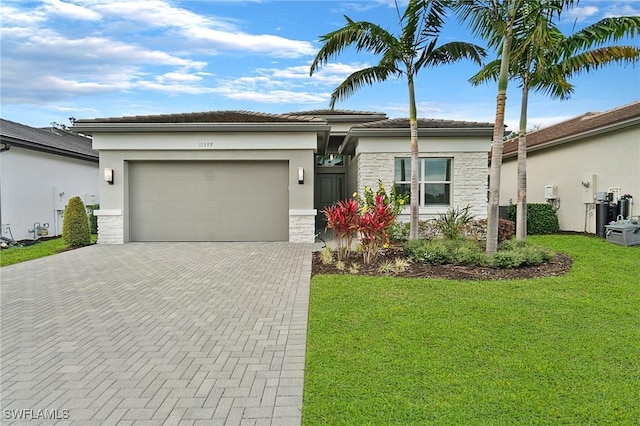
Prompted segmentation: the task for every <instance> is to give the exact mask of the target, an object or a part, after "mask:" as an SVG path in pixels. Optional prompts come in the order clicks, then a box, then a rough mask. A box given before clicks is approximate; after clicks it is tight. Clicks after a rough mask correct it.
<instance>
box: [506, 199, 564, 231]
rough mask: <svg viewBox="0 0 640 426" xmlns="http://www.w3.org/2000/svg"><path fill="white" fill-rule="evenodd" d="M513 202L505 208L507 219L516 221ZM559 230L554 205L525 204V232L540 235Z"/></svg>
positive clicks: (515, 208)
mask: <svg viewBox="0 0 640 426" xmlns="http://www.w3.org/2000/svg"><path fill="white" fill-rule="evenodd" d="M516 210H517V207H516V205H515V204H511V205H510V206H509V208H508V209H507V216H508V219H509V220H510V221H512V222H514V223H515V221H516ZM558 231H560V225H559V223H558V214H557V210H556V208H555V207H553V206H552V205H551V204H546V203H541V204H527V234H528V235H542V234H555V233H557V232H558Z"/></svg>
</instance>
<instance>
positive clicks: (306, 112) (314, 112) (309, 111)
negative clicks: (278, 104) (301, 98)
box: [287, 108, 386, 116]
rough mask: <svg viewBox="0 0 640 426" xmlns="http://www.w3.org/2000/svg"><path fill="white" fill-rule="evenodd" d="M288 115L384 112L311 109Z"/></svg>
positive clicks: (369, 113)
mask: <svg viewBox="0 0 640 426" xmlns="http://www.w3.org/2000/svg"><path fill="white" fill-rule="evenodd" d="M287 114H289V115H309V116H313V115H365V116H366V115H385V116H386V114H385V113H384V112H375V111H355V110H349V109H330V108H326V109H311V110H307V111H293V112H289V113H287Z"/></svg>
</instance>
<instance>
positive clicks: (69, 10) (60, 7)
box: [44, 0, 102, 21]
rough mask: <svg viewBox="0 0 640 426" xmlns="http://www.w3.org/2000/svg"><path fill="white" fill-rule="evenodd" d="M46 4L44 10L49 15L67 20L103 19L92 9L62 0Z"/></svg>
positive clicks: (48, 1) (50, 0)
mask: <svg viewBox="0 0 640 426" xmlns="http://www.w3.org/2000/svg"><path fill="white" fill-rule="evenodd" d="M44 4H45V5H44V9H45V10H46V12H47V14H49V15H58V16H62V17H64V18H67V19H78V20H86V21H97V20H99V19H100V18H101V17H102V16H101V15H100V14H99V13H97V12H95V11H93V10H91V9H88V8H86V7H82V6H78V5H76V4H73V3H66V2H63V1H60V0H46V1H45V2H44Z"/></svg>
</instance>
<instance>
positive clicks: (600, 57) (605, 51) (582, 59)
mask: <svg viewBox="0 0 640 426" xmlns="http://www.w3.org/2000/svg"><path fill="white" fill-rule="evenodd" d="M639 60H640V48H638V47H635V46H607V47H601V48H599V49H593V50H589V51H587V52H582V53H579V54H577V55H574V56H571V57H569V58H565V59H564V60H563V61H562V62H561V64H560V65H561V70H562V73H563V75H565V76H567V77H573V76H575V75H578V74H580V73H583V72H586V73H588V72H589V71H591V70H596V69H599V68H602V67H603V66H605V65H608V64H612V63H618V64H622V65H629V64H633V63H635V62H637V61H639Z"/></svg>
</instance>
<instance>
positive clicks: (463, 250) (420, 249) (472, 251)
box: [404, 238, 489, 266]
mask: <svg viewBox="0 0 640 426" xmlns="http://www.w3.org/2000/svg"><path fill="white" fill-rule="evenodd" d="M404 250H405V254H406V255H407V256H409V257H410V258H412V259H413V260H414V261H416V262H421V263H426V264H429V265H445V264H451V265H468V266H483V265H487V264H489V258H488V256H487V255H486V254H485V253H484V250H482V248H480V247H479V246H478V245H477V244H476V243H475V242H474V241H471V240H465V239H457V240H450V239H442V238H438V239H435V240H412V241H408V242H407V243H406V244H405V246H404Z"/></svg>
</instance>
